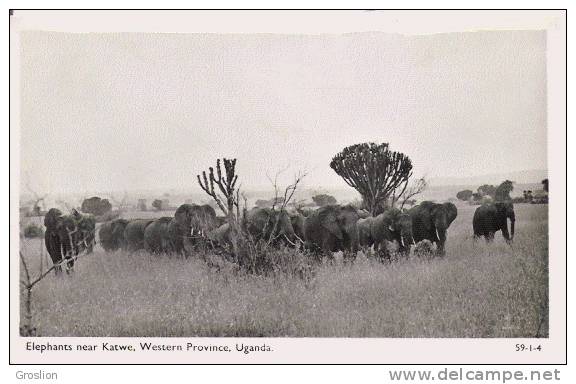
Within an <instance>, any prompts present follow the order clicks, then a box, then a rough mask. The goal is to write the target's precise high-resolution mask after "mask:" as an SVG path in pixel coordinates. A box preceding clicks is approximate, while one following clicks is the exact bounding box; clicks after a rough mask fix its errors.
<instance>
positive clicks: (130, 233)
mask: <svg viewBox="0 0 576 384" xmlns="http://www.w3.org/2000/svg"><path fill="white" fill-rule="evenodd" d="M456 215H457V209H456V206H454V204H452V203H445V204H436V203H431V202H423V203H421V204H420V205H418V206H416V207H414V208H412V209H410V210H407V211H404V212H403V211H401V210H399V209H396V208H389V209H387V210H385V211H384V213H382V214H380V215H378V216H375V217H372V216H370V215H369V214H368V213H367V212H366V211H364V210H359V209H357V208H355V207H354V206H352V205H328V206H324V207H321V208H318V209H316V210H314V211H311V212H309V213H308V214H307V215H305V214H303V213H301V212H298V211H297V212H288V211H286V210H278V209H271V208H253V209H251V210H249V211H247V212H246V214H245V215H244V218H243V223H242V228H243V232H244V233H245V234H246V235H250V236H251V237H252V238H253V239H254V240H256V241H258V240H260V239H264V240H266V241H269V242H270V244H273V245H274V244H284V245H286V246H295V247H304V248H306V249H308V250H310V251H311V253H313V254H315V255H317V256H318V257H319V258H321V257H322V256H327V257H329V258H332V254H333V252H338V251H342V252H343V253H344V256H345V257H346V258H354V257H355V255H356V253H357V251H358V250H359V249H361V248H366V247H372V246H373V247H374V249H375V251H376V253H377V254H378V255H379V256H380V258H383V259H384V258H389V257H390V255H389V253H388V247H387V242H397V243H398V244H399V252H400V253H408V252H409V251H410V246H411V245H412V244H416V243H417V242H419V241H421V240H425V239H427V240H429V241H430V242H432V243H436V245H437V247H436V248H437V252H438V253H439V254H443V253H444V244H445V242H446V231H447V229H448V227H449V226H450V224H451V223H452V221H454V219H455V218H456ZM233 232H234V231H233V230H232V228H230V224H229V223H227V222H225V220H224V219H223V218H220V217H217V216H216V213H215V212H214V210H213V209H212V208H211V207H210V206H208V205H194V204H183V205H181V206H180V207H179V208H178V209H177V210H176V213H175V214H174V217H161V218H159V219H155V220H144V219H135V220H132V221H128V220H125V219H116V220H113V221H110V222H108V223H105V224H103V225H102V226H101V227H100V230H99V238H100V243H101V245H102V247H103V248H104V249H105V250H108V251H109V250H115V249H119V248H122V249H127V250H131V251H133V250H138V249H145V250H148V251H150V252H155V253H161V252H162V253H181V252H184V253H188V252H189V251H190V250H191V249H193V247H194V245H195V244H196V243H197V242H198V241H199V240H207V241H210V243H211V244H213V245H214V244H215V245H221V246H223V247H231V245H232V242H233V238H232V236H233Z"/></svg>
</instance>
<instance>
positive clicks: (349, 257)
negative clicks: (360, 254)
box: [342, 249, 357, 264]
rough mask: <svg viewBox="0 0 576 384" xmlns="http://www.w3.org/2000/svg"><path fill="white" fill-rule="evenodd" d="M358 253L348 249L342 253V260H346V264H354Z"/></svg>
mask: <svg viewBox="0 0 576 384" xmlns="http://www.w3.org/2000/svg"><path fill="white" fill-rule="evenodd" d="M356 257H357V253H356V252H354V251H351V250H349V249H346V250H344V251H342V259H343V260H344V264H347V263H353V262H354V261H355V260H356Z"/></svg>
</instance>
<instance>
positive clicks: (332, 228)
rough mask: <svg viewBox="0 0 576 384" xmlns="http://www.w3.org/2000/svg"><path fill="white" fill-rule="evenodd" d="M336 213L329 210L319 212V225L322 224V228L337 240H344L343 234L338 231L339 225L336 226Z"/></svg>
mask: <svg viewBox="0 0 576 384" xmlns="http://www.w3.org/2000/svg"><path fill="white" fill-rule="evenodd" d="M336 214H337V213H336V212H334V210H331V209H326V210H323V211H321V212H319V214H318V217H319V219H320V223H322V227H324V228H325V229H326V230H327V231H328V232H330V233H331V234H333V235H334V236H336V237H337V238H338V239H340V240H342V239H344V234H343V233H342V230H341V229H340V225H339V224H338V220H337V217H336Z"/></svg>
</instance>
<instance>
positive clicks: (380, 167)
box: [330, 143, 412, 215]
mask: <svg viewBox="0 0 576 384" xmlns="http://www.w3.org/2000/svg"><path fill="white" fill-rule="evenodd" d="M330 167H331V168H332V169H333V170H334V171H335V172H336V173H337V174H338V175H339V176H340V177H342V178H343V179H344V181H345V182H346V183H347V184H348V185H350V186H351V187H352V188H354V189H356V190H357V191H358V192H359V193H360V195H361V196H362V199H363V201H364V205H365V208H366V209H367V210H368V211H370V212H371V213H372V215H377V214H379V213H380V212H381V211H382V210H383V209H384V207H385V206H386V205H387V203H388V199H389V198H390V197H392V196H393V195H394V192H395V191H396V189H398V188H403V187H404V186H405V185H406V184H407V183H408V180H409V179H410V176H412V161H411V160H410V158H409V157H408V156H406V155H405V154H403V153H401V152H395V151H391V150H390V148H389V144H388V143H383V144H375V143H362V144H355V145H351V146H349V147H346V148H344V149H343V150H342V151H341V152H339V153H337V154H336V155H335V156H334V157H333V158H332V161H331V162H330Z"/></svg>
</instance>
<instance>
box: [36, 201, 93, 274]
mask: <svg viewBox="0 0 576 384" xmlns="http://www.w3.org/2000/svg"><path fill="white" fill-rule="evenodd" d="M44 226H45V227H46V234H45V236H44V242H45V244H46V249H47V250H48V254H49V255H50V258H51V259H52V262H53V263H54V264H59V263H60V262H61V261H62V260H63V259H72V257H74V256H77V255H78V254H79V253H80V252H83V251H85V250H86V251H88V253H89V252H91V251H92V249H93V246H94V243H95V240H94V239H95V236H94V231H95V227H96V221H95V220H94V217H93V216H91V215H81V214H80V213H79V212H78V211H76V210H75V209H74V210H72V214H70V215H62V212H61V211H60V210H59V209H56V208H51V209H50V210H49V211H48V212H47V213H46V216H44ZM66 266H67V269H66V271H67V272H69V271H71V270H72V268H73V267H74V260H70V261H69V262H68V263H67V264H66ZM61 271H62V268H61V266H59V265H58V266H56V267H55V273H56V274H59V273H60V272H61Z"/></svg>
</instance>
